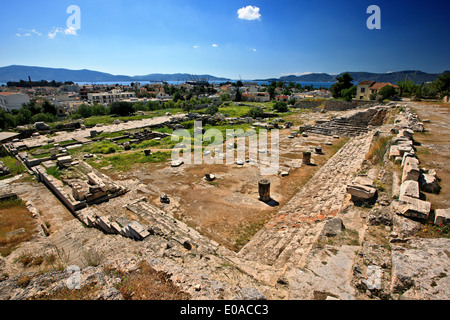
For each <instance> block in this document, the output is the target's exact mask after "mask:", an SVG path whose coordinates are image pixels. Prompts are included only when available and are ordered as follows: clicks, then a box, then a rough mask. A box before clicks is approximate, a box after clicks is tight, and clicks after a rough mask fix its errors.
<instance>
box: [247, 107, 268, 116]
mask: <svg viewBox="0 0 450 320" xmlns="http://www.w3.org/2000/svg"><path fill="white" fill-rule="evenodd" d="M247 115H248V116H249V117H252V118H262V117H264V111H263V109H262V108H261V107H253V108H251V109H250V110H249V112H248V113H247Z"/></svg>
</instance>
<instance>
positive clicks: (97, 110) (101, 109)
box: [91, 103, 108, 116]
mask: <svg viewBox="0 0 450 320" xmlns="http://www.w3.org/2000/svg"><path fill="white" fill-rule="evenodd" d="M107 113H108V110H107V109H106V107H105V106H104V105H102V104H98V103H94V105H93V106H92V107H91V114H92V115H93V116H104V115H106V114H107Z"/></svg>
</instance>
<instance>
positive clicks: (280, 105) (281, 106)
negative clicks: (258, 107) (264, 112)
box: [273, 101, 289, 112]
mask: <svg viewBox="0 0 450 320" xmlns="http://www.w3.org/2000/svg"><path fill="white" fill-rule="evenodd" d="M273 108H274V109H275V110H277V111H278V112H288V111H289V108H288V106H287V103H286V102H281V101H277V102H275V103H274V105H273Z"/></svg>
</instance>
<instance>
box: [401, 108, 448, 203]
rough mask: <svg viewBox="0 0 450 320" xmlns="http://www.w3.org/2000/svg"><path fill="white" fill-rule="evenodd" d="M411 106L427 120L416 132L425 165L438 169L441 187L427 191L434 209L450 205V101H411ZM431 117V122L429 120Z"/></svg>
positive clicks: (422, 118)
mask: <svg viewBox="0 0 450 320" xmlns="http://www.w3.org/2000/svg"><path fill="white" fill-rule="evenodd" d="M408 106H409V107H411V109H412V110H413V111H415V112H416V114H417V115H418V116H419V117H420V119H421V120H422V121H424V120H425V123H424V126H425V129H426V130H427V131H426V132H424V133H415V134H414V140H415V141H416V142H418V143H419V144H420V145H417V146H416V149H417V156H418V158H419V160H420V167H421V168H428V169H435V170H436V173H437V177H438V179H439V186H440V187H441V190H440V192H439V194H431V193H426V194H425V195H426V199H427V201H430V202H431V207H432V209H446V208H450V103H429V102H424V103H418V102H415V103H409V104H408ZM427 120H429V122H428V121H427Z"/></svg>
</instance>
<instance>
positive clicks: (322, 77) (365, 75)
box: [279, 70, 450, 84]
mask: <svg viewBox="0 0 450 320" xmlns="http://www.w3.org/2000/svg"><path fill="white" fill-rule="evenodd" d="M449 72H450V71H444V73H449ZM343 73H344V72H343ZM343 73H341V74H338V75H330V74H327V73H311V74H306V75H302V76H295V75H290V76H284V77H281V78H280V79H279V80H281V81H293V82H335V81H337V80H336V78H337V77H339V76H340V75H342V74H343ZM348 73H349V74H350V75H351V76H352V77H353V81H354V82H356V83H358V82H360V81H364V80H373V81H377V82H391V83H394V84H395V83H397V82H398V81H403V80H405V79H407V80H411V81H413V82H415V83H416V84H420V83H422V82H431V81H434V80H436V78H437V77H438V76H439V75H441V73H437V74H433V73H425V72H422V71H417V70H412V71H398V72H389V73H370V72H348Z"/></svg>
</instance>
